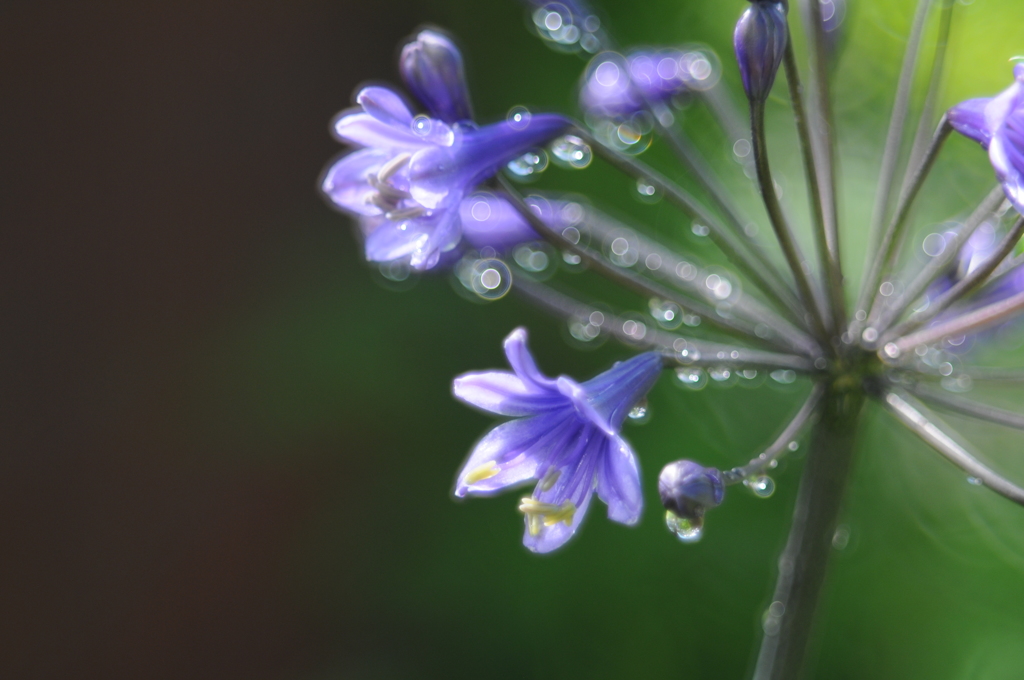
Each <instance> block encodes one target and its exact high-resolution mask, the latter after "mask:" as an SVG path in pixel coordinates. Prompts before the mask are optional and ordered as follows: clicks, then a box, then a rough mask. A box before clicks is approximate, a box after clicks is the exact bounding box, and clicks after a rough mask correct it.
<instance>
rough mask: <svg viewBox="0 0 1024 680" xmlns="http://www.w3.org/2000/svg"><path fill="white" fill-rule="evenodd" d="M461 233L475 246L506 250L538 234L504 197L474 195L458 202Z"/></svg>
mask: <svg viewBox="0 0 1024 680" xmlns="http://www.w3.org/2000/svg"><path fill="white" fill-rule="evenodd" d="M459 214H460V216H461V217H462V235H463V237H464V238H465V239H466V241H467V242H468V243H469V244H470V245H471V246H473V247H474V248H476V249H478V250H479V249H481V248H485V247H490V248H494V249H495V250H501V251H504V250H507V249H509V248H512V247H514V246H517V245H519V244H520V243H526V242H528V241H536V240H537V239H538V238H539V236H537V232H535V231H534V230H533V229H532V228H531V227H530V225H529V224H527V222H526V220H525V219H523V216H522V215H520V214H519V212H518V211H517V210H516V209H515V208H513V207H512V204H511V203H509V202H508V201H507V200H505V199H504V198H499V197H497V196H494V195H492V194H484V193H480V194H474V195H472V196H470V197H469V198H467V199H465V200H463V201H462V203H461V204H460V205H459Z"/></svg>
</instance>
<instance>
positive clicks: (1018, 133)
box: [948, 64, 1024, 212]
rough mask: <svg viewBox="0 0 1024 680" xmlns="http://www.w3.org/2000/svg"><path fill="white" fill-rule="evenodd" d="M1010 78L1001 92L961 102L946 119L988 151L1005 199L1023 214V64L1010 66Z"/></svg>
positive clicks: (951, 110)
mask: <svg viewBox="0 0 1024 680" xmlns="http://www.w3.org/2000/svg"><path fill="white" fill-rule="evenodd" d="M1013 77H1014V82H1013V84H1012V85H1010V87H1008V88H1006V89H1005V90H1003V92H1002V93H1000V94H998V95H996V96H995V97H988V98H980V99H968V100H967V101H965V102H961V103H959V104H957V105H956V106H954V107H953V108H951V109H950V110H949V113H948V117H949V122H950V124H951V125H952V126H953V129H955V130H956V131H957V132H959V133H960V134H962V135H964V136H965V137H969V138H970V139H973V140H974V141H976V142H978V143H979V144H981V146H982V147H984V148H985V149H988V157H989V160H990V161H991V163H992V167H993V168H994V169H995V171H996V177H997V178H998V179H999V182H1000V183H1001V184H1002V185H1003V191H1004V192H1006V198H1008V199H1009V200H1010V202H1011V203H1013V205H1014V207H1015V208H1017V210H1018V211H1019V212H1024V64H1017V65H1016V66H1014V67H1013Z"/></svg>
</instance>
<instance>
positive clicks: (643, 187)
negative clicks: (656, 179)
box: [636, 177, 658, 199]
mask: <svg viewBox="0 0 1024 680" xmlns="http://www.w3.org/2000/svg"><path fill="white" fill-rule="evenodd" d="M636 192H637V193H638V194H640V197H641V198H644V199H655V198H657V195H658V190H657V189H656V188H655V186H654V185H653V184H649V183H648V182H647V181H646V180H644V179H643V178H642V177H641V178H640V179H638V180H637V181H636Z"/></svg>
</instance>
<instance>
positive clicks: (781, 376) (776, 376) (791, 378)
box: [771, 368, 796, 385]
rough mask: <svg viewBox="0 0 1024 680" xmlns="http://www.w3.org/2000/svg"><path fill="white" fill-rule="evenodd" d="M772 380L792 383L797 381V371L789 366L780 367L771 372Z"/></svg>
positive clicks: (784, 383) (782, 383)
mask: <svg viewBox="0 0 1024 680" xmlns="http://www.w3.org/2000/svg"><path fill="white" fill-rule="evenodd" d="M771 376H772V380H774V381H775V382H777V383H779V384H780V385H792V384H793V383H794V382H796V372H795V371H791V370H789V369H788V368H780V369H778V370H776V371H772V372H771Z"/></svg>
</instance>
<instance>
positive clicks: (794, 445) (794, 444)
mask: <svg viewBox="0 0 1024 680" xmlns="http://www.w3.org/2000/svg"><path fill="white" fill-rule="evenodd" d="M786 448H787V449H789V450H790V451H796V450H797V449H799V448H800V444H798V443H797V442H796V441H791V442H790V443H789V444H787V445H786Z"/></svg>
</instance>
